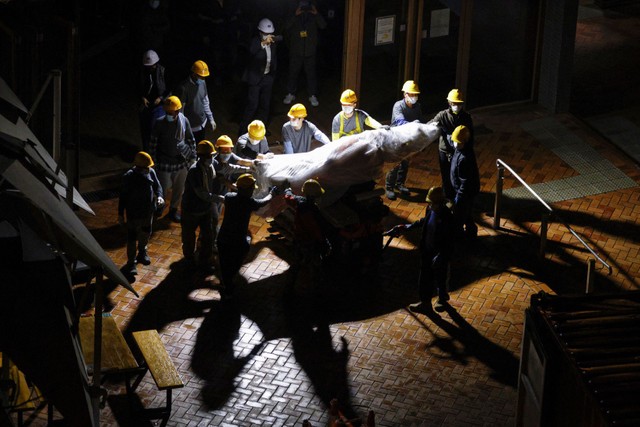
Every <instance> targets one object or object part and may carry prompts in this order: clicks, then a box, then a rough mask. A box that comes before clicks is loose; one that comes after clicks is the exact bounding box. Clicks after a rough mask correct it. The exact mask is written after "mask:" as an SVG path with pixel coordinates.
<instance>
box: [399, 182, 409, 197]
mask: <svg viewBox="0 0 640 427" xmlns="http://www.w3.org/2000/svg"><path fill="white" fill-rule="evenodd" d="M396 188H397V189H398V191H399V192H400V194H402V195H405V196H406V195H409V194H411V191H409V189H408V188H407V187H405V185H404V184H397V185H396Z"/></svg>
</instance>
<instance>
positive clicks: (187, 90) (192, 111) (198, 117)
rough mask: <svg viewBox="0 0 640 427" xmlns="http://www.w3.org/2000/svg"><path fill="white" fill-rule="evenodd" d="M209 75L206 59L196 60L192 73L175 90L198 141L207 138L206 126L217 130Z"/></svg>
mask: <svg viewBox="0 0 640 427" xmlns="http://www.w3.org/2000/svg"><path fill="white" fill-rule="evenodd" d="M207 77H209V67H208V66H207V64H206V63H205V62H204V61H196V62H194V63H193V65H192V66H191V75H190V76H189V77H187V78H186V79H185V80H183V81H182V82H181V83H180V84H179V85H178V87H177V88H176V90H175V94H174V95H176V96H177V97H178V98H180V101H181V102H182V105H184V115H185V116H186V117H187V119H189V123H191V130H192V131H193V136H194V137H195V139H196V141H202V140H205V139H206V137H205V134H206V132H205V129H206V126H207V125H209V126H211V130H214V131H215V130H216V122H215V120H214V119H213V113H212V112H211V105H210V102H209V93H208V91H207V83H206V82H205V78H207Z"/></svg>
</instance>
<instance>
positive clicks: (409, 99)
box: [407, 96, 418, 105]
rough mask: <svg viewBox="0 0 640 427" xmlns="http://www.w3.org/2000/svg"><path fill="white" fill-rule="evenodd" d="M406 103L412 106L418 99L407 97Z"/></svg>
mask: <svg viewBox="0 0 640 427" xmlns="http://www.w3.org/2000/svg"><path fill="white" fill-rule="evenodd" d="M407 101H408V102H409V104H411V105H413V104H415V103H416V102H418V97H417V96H407Z"/></svg>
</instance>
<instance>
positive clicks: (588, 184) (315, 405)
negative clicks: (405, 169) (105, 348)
mask: <svg viewBox="0 0 640 427" xmlns="http://www.w3.org/2000/svg"><path fill="white" fill-rule="evenodd" d="M592 19H601V20H603V21H606V19H604V18H602V17H596V18H592ZM598 22H600V21H598ZM618 24H620V23H618ZM609 25H611V24H609ZM596 30H597V31H601V33H600V34H601V36H600V37H601V38H602V34H606V33H602V29H601V28H597V29H596ZM589 36H590V37H595V36H594V35H593V33H589ZM578 50H579V49H578ZM578 89H579V88H578ZM577 92H580V91H579V90H578V91H577ZM583 95H584V92H583ZM598 114H601V117H604V116H606V114H604V113H601V112H599V113H598ZM636 117H637V116H636ZM474 120H475V124H476V128H477V129H478V140H477V143H476V151H477V156H478V160H479V164H480V173H481V179H482V194H481V196H480V197H479V200H478V203H477V209H476V220H477V222H478V224H479V226H480V236H479V239H478V240H477V242H476V243H475V244H473V245H472V246H467V247H464V248H461V249H459V250H458V251H457V253H456V258H455V260H454V262H453V266H452V280H451V295H452V300H451V308H450V309H449V310H448V311H447V312H445V313H443V314H442V316H438V317H435V316H433V317H425V316H422V315H414V314H412V313H410V312H409V311H407V310H406V308H405V307H406V306H407V304H409V303H412V302H414V301H416V300H417V289H416V281H417V273H418V254H417V251H416V250H415V242H416V238H417V236H416V235H411V234H409V235H407V236H405V237H404V238H402V239H397V240H394V241H393V242H392V244H391V245H390V247H389V248H388V249H387V250H385V252H384V257H383V260H382V263H381V265H380V266H379V268H378V270H377V271H368V272H367V273H369V274H366V275H365V274H359V273H354V272H353V271H346V270H345V269H333V270H330V271H327V272H325V274H326V275H325V276H324V277H323V279H322V281H321V283H320V285H317V286H315V287H313V286H310V285H309V284H308V283H306V282H304V281H303V280H300V281H299V282H297V284H296V292H295V293H291V292H287V291H286V287H287V285H288V284H289V283H290V282H291V281H292V277H291V275H290V274H289V270H288V268H289V261H290V260H291V258H292V252H291V248H290V247H289V246H287V245H286V244H285V242H284V241H283V240H282V239H279V238H277V237H278V236H274V235H271V233H270V231H269V224H267V223H266V222H265V221H264V219H262V218H260V217H253V218H252V222H251V225H250V228H251V232H252V234H253V236H254V240H253V242H254V244H253V246H252V252H251V254H250V257H249V258H250V259H249V260H247V263H246V264H245V266H244V267H243V269H242V271H241V273H242V280H241V286H240V289H239V295H238V298H237V300H236V302H235V303H221V302H220V301H219V296H218V293H217V291H215V290H214V289H212V281H215V278H212V277H203V276H202V275H199V274H198V273H195V272H193V271H189V270H187V269H185V268H184V266H183V265H182V263H181V262H180V259H181V249H180V228H179V226H177V225H176V224H173V223H168V222H164V221H160V222H159V223H158V224H157V225H156V231H155V233H154V236H153V238H152V241H151V244H150V255H151V257H152V259H153V263H152V265H151V266H149V267H143V266H139V274H138V276H137V281H136V282H135V283H134V287H135V289H136V290H137V291H138V293H139V294H140V298H134V297H133V295H131V294H130V293H128V292H126V291H125V290H123V289H121V288H117V289H115V290H113V291H112V292H111V293H110V295H109V299H110V301H111V303H112V304H113V308H112V310H111V312H112V314H113V316H114V317H115V319H116V321H117V322H118V324H119V325H120V326H121V327H122V329H123V330H124V331H125V333H127V334H128V333H129V332H131V331H134V330H139V329H149V328H156V329H158V330H159V332H160V334H161V338H162V340H163V342H164V344H165V346H166V348H167V350H168V351H169V353H170V355H171V357H172V359H173V361H174V362H175V364H176V366H177V367H178V370H179V372H180V374H181V376H182V378H183V380H184V382H185V384H186V386H185V388H183V389H179V390H177V391H176V392H175V393H174V410H173V413H172V416H171V419H170V421H169V425H170V426H205V425H213V426H218V425H220V426H300V425H302V421H303V420H305V419H310V420H311V422H312V423H313V425H316V426H318V425H320V426H321V425H326V421H327V417H328V415H327V404H328V402H329V401H330V399H332V398H334V397H337V398H339V399H340V402H341V403H342V405H343V406H344V408H345V409H346V411H347V412H348V413H349V414H351V415H364V414H366V412H367V411H368V410H369V409H372V410H374V411H375V413H376V422H377V424H376V425H378V426H430V427H431V426H489V425H491V426H507V425H513V421H514V419H515V409H516V397H517V390H516V387H517V370H518V363H519V356H520V355H519V351H520V345H521V339H522V329H523V317H524V310H525V309H526V308H527V306H528V304H529V299H530V297H531V295H533V294H534V293H537V292H539V291H541V290H544V291H547V292H557V293H582V292H584V289H585V282H586V271H587V267H586V262H587V260H588V258H589V257H590V254H589V253H588V252H587V251H586V250H585V249H584V248H583V247H582V246H581V245H580V243H579V242H578V241H577V240H576V239H575V238H574V237H573V236H572V235H571V234H570V233H569V232H568V231H567V229H566V228H565V226H564V225H563V224H562V220H563V221H565V222H566V223H568V224H570V225H571V227H572V228H573V229H574V230H576V231H577V232H578V233H580V235H581V236H582V237H583V239H584V240H585V241H586V242H587V243H588V244H589V245H590V246H591V247H592V248H593V249H594V250H595V251H596V252H597V253H598V254H599V255H600V256H601V257H602V258H603V259H604V260H605V261H606V262H607V263H609V264H610V265H611V266H612V273H611V274H608V272H607V271H606V269H603V267H602V265H600V264H596V277H595V289H596V291H598V292H620V291H624V290H632V289H639V288H640V280H639V279H638V276H639V275H640V274H639V273H640V256H639V255H640V254H639V251H640V226H639V225H638V221H637V218H638V215H639V214H640V203H639V202H640V200H639V199H640V188H639V187H638V186H637V183H639V182H640V171H639V169H638V167H637V164H636V163H635V162H633V161H632V160H631V158H630V157H628V156H627V155H625V154H624V153H623V152H621V151H620V150H619V149H618V148H616V147H615V145H613V144H612V143H611V142H609V141H608V140H606V139H605V138H604V137H603V136H602V135H601V134H599V133H596V132H595V131H593V130H592V129H590V128H589V127H588V126H587V125H586V124H585V123H584V122H583V121H581V120H579V119H577V118H575V117H574V116H572V115H568V114H567V115H555V116H548V115H547V114H546V113H545V112H544V111H541V110H539V109H537V108H535V107H532V106H522V107H513V108H509V109H497V110H484V111H482V112H476V113H475V114H474ZM545 124H546V125H548V126H546V127H545ZM532 125H535V127H536V129H537V130H539V131H540V130H542V131H544V130H545V129H546V131H549V129H551V128H552V129H556V130H557V129H561V130H562V132H563V135H565V136H568V137H569V138H571V140H572V143H573V146H574V147H580V150H582V151H584V152H588V153H589V157H588V159H584V160H585V161H581V162H577V161H576V160H575V159H574V157H572V156H574V155H575V151H573V152H572V151H571V150H575V148H572V149H571V150H565V151H563V150H561V149H560V146H558V145H556V144H553V145H546V144H545V143H544V141H543V139H541V138H540V137H539V135H540V134H539V133H537V132H532V131H531V129H532ZM552 133H553V132H552ZM497 158H500V159H502V160H503V161H505V162H506V163H508V164H509V165H510V166H511V167H512V168H513V169H514V170H515V171H516V172H517V173H518V174H520V175H521V176H522V177H523V178H524V179H525V180H526V182H528V183H529V184H531V185H534V188H538V189H541V193H544V195H545V198H546V199H547V200H548V201H549V202H550V203H551V204H552V207H553V209H554V211H555V213H556V214H555V215H554V217H553V218H552V223H551V224H550V226H549V232H548V239H549V241H548V243H547V251H546V254H545V256H544V258H543V259H540V257H539V254H538V245H539V238H538V237H537V233H538V232H539V229H540V219H541V215H542V212H543V209H542V208H541V207H540V205H539V204H538V203H537V202H532V201H531V200H527V199H526V198H524V197H518V196H517V192H519V190H517V189H516V188H517V187H519V186H520V185H519V183H518V182H517V181H516V180H515V179H513V178H512V177H510V176H508V175H507V177H506V178H505V180H504V188H505V190H506V191H505V199H504V204H503V211H502V212H501V218H502V220H501V222H500V226H501V228H500V229H499V230H494V229H493V228H492V225H493V202H494V192H495V189H496V176H497V169H496V159H497ZM411 164H412V169H411V172H410V175H409V182H408V186H409V187H411V188H412V190H413V192H412V195H411V197H409V198H407V199H402V198H400V199H398V200H396V201H394V202H389V201H386V200H385V203H387V204H388V205H389V206H390V208H391V215H390V216H389V217H388V218H387V219H386V222H387V225H389V226H391V225H393V224H397V223H399V222H405V221H406V222H409V221H414V220H416V219H418V218H420V216H421V215H422V214H423V212H424V204H423V203H422V200H424V196H425V193H426V189H427V188H428V187H430V186H432V185H436V184H438V183H439V170H438V165H437V153H436V147H435V146H433V145H432V146H431V147H429V148H428V149H427V150H425V151H424V152H423V153H421V154H420V155H419V156H418V157H417V158H415V159H413V160H412V163H411ZM602 165H605V166H607V167H606V168H604V169H603V168H600V166H602ZM609 165H611V166H610V167H609ZM590 168H592V169H593V170H591V169H590ZM611 174H614V175H611ZM596 175H597V176H596ZM585 176H587V177H588V178H587V179H585ZM595 178H597V179H595ZM616 180H620V182H618V181H616ZM622 181H624V183H623V182H622ZM634 183H635V184H634ZM379 184H380V182H379ZM621 184H624V185H621ZM608 186H609V187H608ZM542 190H545V191H542ZM116 204H117V201H116V199H114V198H111V199H106V200H102V201H95V202H92V203H91V205H92V208H93V209H94V210H95V212H96V216H95V217H90V216H88V215H82V219H83V221H84V222H85V223H86V224H87V226H88V227H89V228H90V229H91V230H92V232H93V233H94V235H95V236H96V238H97V239H98V240H99V241H100V243H101V244H102V245H103V247H104V248H105V250H106V251H107V252H108V254H109V255H110V256H111V257H112V259H113V260H114V261H115V262H116V263H118V264H123V263H124V261H125V253H124V246H123V243H124V240H125V236H124V232H123V230H121V229H120V228H119V227H118V226H117V223H116ZM107 387H108V389H109V391H110V393H111V397H110V399H109V402H108V405H107V406H106V408H105V409H104V410H103V411H102V425H103V426H116V425H121V426H144V425H149V424H148V423H145V422H143V421H140V420H138V419H137V418H136V417H135V416H133V415H132V414H131V413H130V410H129V407H128V406H127V405H126V404H124V403H123V401H122V400H121V399H119V398H118V393H123V392H124V390H123V388H122V387H121V386H119V385H117V384H108V385H107ZM138 395H139V397H140V399H141V401H142V403H143V404H145V405H153V404H158V403H162V401H163V399H164V393H160V392H158V391H157V390H156V389H155V385H154V384H153V382H152V380H151V379H150V378H148V377H147V378H145V380H144V381H143V383H142V385H141V387H140V388H139V389H138ZM37 424H38V421H37V420H36V421H35V422H34V423H33V424H32V425H37ZM41 425H42V424H41Z"/></svg>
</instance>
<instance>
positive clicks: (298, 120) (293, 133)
mask: <svg viewBox="0 0 640 427" xmlns="http://www.w3.org/2000/svg"><path fill="white" fill-rule="evenodd" d="M288 116H289V121H288V122H287V123H285V124H284V125H283V126H282V144H283V145H284V154H294V153H306V152H307V151H310V150H311V141H312V140H314V139H315V140H316V141H319V142H321V143H322V144H328V143H329V142H331V141H330V140H329V138H328V137H327V135H325V134H324V133H323V132H322V131H321V130H320V129H318V127H317V126H316V125H314V124H313V123H311V122H310V121H308V120H306V117H307V109H306V107H305V106H304V105H302V104H294V105H292V106H291V108H290V109H289V114H288Z"/></svg>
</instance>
